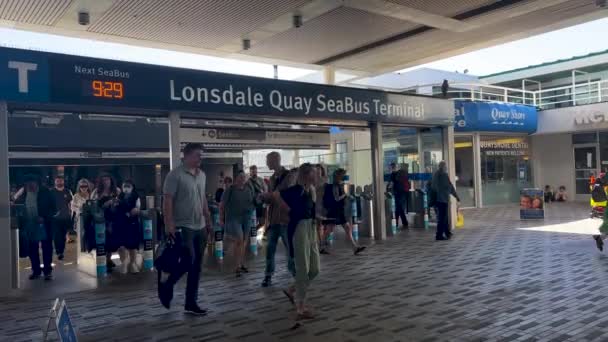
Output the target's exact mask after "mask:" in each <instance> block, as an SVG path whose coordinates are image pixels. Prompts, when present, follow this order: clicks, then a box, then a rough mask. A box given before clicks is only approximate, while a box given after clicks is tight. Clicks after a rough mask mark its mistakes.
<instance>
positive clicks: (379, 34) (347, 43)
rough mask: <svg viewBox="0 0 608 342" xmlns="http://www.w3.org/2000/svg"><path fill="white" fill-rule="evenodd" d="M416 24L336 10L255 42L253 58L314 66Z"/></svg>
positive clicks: (250, 52) (374, 15) (347, 10)
mask: <svg viewBox="0 0 608 342" xmlns="http://www.w3.org/2000/svg"><path fill="white" fill-rule="evenodd" d="M416 26H417V24H415V23H410V22H407V21H403V20H399V19H394V18H389V17H385V16H381V15H377V14H372V13H369V12H365V11H361V10H358V9H353V8H348V7H338V8H337V9H335V10H333V11H331V12H328V13H326V14H323V15H321V16H318V17H316V18H314V19H311V20H309V21H306V22H305V23H304V25H303V26H301V27H299V28H292V29H290V30H288V31H286V32H283V33H280V34H278V35H276V36H273V37H271V38H269V39H267V40H264V41H262V42H254V44H253V45H252V48H251V50H249V51H247V52H246V53H249V54H251V55H256V56H261V57H270V58H280V59H286V60H293V61H297V62H302V63H313V62H315V61H318V60H321V59H323V58H325V57H329V56H333V55H335V54H339V53H341V52H344V51H347V50H350V49H354V48H357V47H360V46H362V45H365V44H368V43H371V42H374V41H377V40H380V39H382V38H386V37H389V36H391V35H393V34H396V33H399V32H403V31H407V30H409V29H412V28H414V27H416Z"/></svg>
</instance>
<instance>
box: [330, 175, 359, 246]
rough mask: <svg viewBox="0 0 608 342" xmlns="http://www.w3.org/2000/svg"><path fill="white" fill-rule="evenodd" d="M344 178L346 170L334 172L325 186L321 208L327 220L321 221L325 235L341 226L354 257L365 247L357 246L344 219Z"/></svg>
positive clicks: (348, 224)
mask: <svg viewBox="0 0 608 342" xmlns="http://www.w3.org/2000/svg"><path fill="white" fill-rule="evenodd" d="M345 176H346V170H344V169H337V170H336V171H335V172H334V179H333V183H329V184H326V185H325V190H324V193H323V206H324V207H325V210H326V212H327V215H326V216H327V219H326V220H324V221H323V224H325V227H326V228H327V229H326V234H330V233H331V232H333V230H334V227H335V226H342V228H344V231H345V232H346V240H348V241H349V242H350V243H351V245H352V247H353V252H354V254H355V255H357V254H359V253H361V252H362V251H363V250H364V249H365V246H359V245H358V244H357V242H356V241H355V239H354V238H353V226H352V224H351V223H350V222H349V221H348V220H347V219H346V213H345V205H346V196H347V195H346V193H345V192H344V177H345ZM321 253H322V254H328V251H327V249H325V248H324V249H323V250H322V251H321Z"/></svg>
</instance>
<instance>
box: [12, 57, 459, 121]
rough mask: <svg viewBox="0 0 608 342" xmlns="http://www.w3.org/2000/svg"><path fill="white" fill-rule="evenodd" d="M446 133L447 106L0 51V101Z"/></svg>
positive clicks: (390, 95) (137, 65) (244, 78)
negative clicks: (428, 128)
mask: <svg viewBox="0 0 608 342" xmlns="http://www.w3.org/2000/svg"><path fill="white" fill-rule="evenodd" d="M1 99H4V100H8V101H13V102H28V103H37V102H38V103H53V104H60V105H62V104H63V105H87V106H99V107H105V108H107V107H125V108H126V107H128V108H132V109H142V110H155V111H159V110H160V111H171V110H179V111H188V112H191V113H201V116H204V113H216V114H217V113H226V114H238V115H265V116H279V117H287V118H296V119H297V118H308V117H310V118H323V119H340V120H357V121H382V122H395V123H411V124H425V125H442V126H447V125H450V124H452V123H453V117H454V104H453V102H452V101H450V100H443V99H436V98H430V97H422V96H410V95H403V94H396V93H387V92H382V91H376V90H365V89H355V88H346V87H338V86H326V85H318V84H309V83H301V82H291V81H281V80H275V79H266V78H256V77H249V76H241V75H232V74H223V73H216V72H208V71H199V70H189V69H180V68H173V67H164V66H157V65H150V64H140V63H130V62H122V61H112V60H104V59H96V58H87V57H79V56H68V55H61V54H53V53H46V52H39V51H25V50H19V49H10V48H0V100H1Z"/></svg>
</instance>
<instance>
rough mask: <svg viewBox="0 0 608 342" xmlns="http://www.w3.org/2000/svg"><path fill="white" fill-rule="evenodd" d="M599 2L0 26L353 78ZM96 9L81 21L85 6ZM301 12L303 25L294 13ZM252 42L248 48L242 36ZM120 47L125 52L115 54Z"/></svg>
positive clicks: (553, 22)
mask: <svg viewBox="0 0 608 342" xmlns="http://www.w3.org/2000/svg"><path fill="white" fill-rule="evenodd" d="M595 3H596V1H592V0H503V1H492V0H390V1H385V0H256V1H228V0H226V1H224V0H222V1H206V0H205V1H201V0H179V1H164V0H129V1H122V0H95V1H92V0H39V1H21V0H0V26H5V27H12V28H18V29H24V30H30V31H38V32H45V33H53V34H59V35H66V36H72V37H81V38H92V39H97V40H103V41H111V42H120V43H127V44H131V45H140V46H148V47H157V48H164V49H168V50H176V51H188V52H195V53H201V54H208V55H215V56H223V57H232V58H237V59H243V60H256V61H265V62H272V63H278V64H287V65H300V66H306V67H311V66H327V65H329V66H333V67H335V68H336V69H342V70H345V71H350V72H353V73H355V74H360V75H369V74H380V73H384V72H387V71H394V70H398V69H401V68H405V67H409V66H415V65H419V64H422V63H426V62H431V61H433V60H437V59H441V58H446V57H449V56H453V55H457V54H461V53H465V52H468V51H473V50H476V49H480V48H483V47H487V46H491V45H495V44H499V43H504V42H507V41H511V40H515V39H519V38H524V37H527V36H530V35H534V34H539V33H542V32H547V31H551V30H555V29H559V28H563V27H567V26H571V25H574V24H578V23H582V22H586V21H590V20H594V19H598V18H602V17H605V16H606V15H608V11H605V10H602V9H600V8H598V6H597V5H596V4H595ZM81 11H85V12H87V13H89V14H90V22H89V24H88V25H79V23H78V12H81ZM294 15H297V16H301V18H302V25H301V27H295V26H294V19H293V16H294ZM244 38H246V39H249V40H250V41H251V48H250V49H248V50H244V49H243V44H242V40H243V39H244ZM117 53H119V52H117Z"/></svg>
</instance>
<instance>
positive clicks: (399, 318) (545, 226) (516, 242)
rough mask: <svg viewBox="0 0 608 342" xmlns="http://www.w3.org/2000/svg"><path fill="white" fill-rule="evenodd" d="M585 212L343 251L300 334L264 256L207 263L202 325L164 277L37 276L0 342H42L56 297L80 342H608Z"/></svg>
mask: <svg viewBox="0 0 608 342" xmlns="http://www.w3.org/2000/svg"><path fill="white" fill-rule="evenodd" d="M587 217H588V206H586V205H584V204H561V203H560V204H557V203H556V204H552V205H551V206H550V207H549V208H548V209H547V218H546V219H545V220H544V221H526V222H523V221H520V220H519V217H518V210H517V208H515V207H507V208H505V207H502V208H490V209H482V210H469V211H465V220H466V222H465V223H466V224H465V228H463V229H459V230H457V231H456V232H455V235H454V238H453V240H451V241H447V242H435V241H434V234H433V232H432V231H424V230H419V229H412V230H410V231H405V232H402V233H400V234H399V235H398V236H396V237H393V238H390V239H389V240H387V241H384V242H379V243H373V244H372V245H371V246H370V248H369V249H368V251H366V252H365V253H364V255H361V256H359V257H354V256H352V253H351V251H350V250H349V249H348V248H347V247H346V246H345V245H344V244H343V243H340V244H338V245H337V246H336V250H335V253H334V254H333V255H331V256H322V265H321V274H320V276H319V277H318V279H316V280H315V281H314V282H313V284H312V288H311V292H310V304H311V305H312V306H313V307H314V308H315V310H316V312H317V316H318V317H317V318H316V319H315V320H312V321H309V322H306V323H305V324H304V325H303V326H302V327H300V328H298V329H295V330H292V329H291V328H292V327H293V325H294V316H295V315H294V311H293V308H292V306H291V305H290V304H289V302H287V300H286V299H285V297H284V296H283V294H282V293H281V287H283V286H286V285H287V284H288V282H289V280H290V277H289V276H288V274H287V272H286V270H285V266H284V262H285V259H284V253H283V252H281V254H280V255H279V260H278V269H279V272H278V274H277V275H276V279H275V282H276V284H275V287H274V288H271V289H261V288H260V287H259V284H260V282H261V281H262V278H263V262H264V261H263V258H262V256H261V255H260V256H258V258H256V259H255V260H253V261H252V264H251V266H252V267H251V271H252V272H251V273H249V274H247V275H245V276H244V277H242V278H240V279H235V278H234V276H233V275H232V273H231V272H230V273H229V272H223V273H222V272H219V271H218V270H217V269H216V268H213V267H211V268H207V269H206V270H205V272H204V275H203V280H202V282H201V304H202V306H204V307H207V308H209V309H210V314H209V316H207V317H203V318H192V317H188V316H185V315H183V313H182V312H181V305H182V303H183V293H184V292H183V286H182V285H178V286H177V288H176V289H177V291H176V298H175V300H174V307H173V308H172V309H171V310H169V311H167V310H165V309H164V308H162V307H161V306H160V304H159V303H158V300H157V298H156V288H155V276H154V274H140V275H114V276H112V277H111V278H109V279H107V280H106V281H104V282H103V283H102V284H100V286H99V287H98V288H97V289H94V290H79V286H81V285H78V284H79V282H80V281H81V280H79V279H78V278H79V277H78V276H75V280H74V281H75V282H76V283H74V284H73V286H72V288H67V289H66V288H65V284H66V283H68V282H69V281H71V280H67V278H63V277H64V275H63V274H62V273H59V272H58V273H57V274H56V278H57V279H56V280H55V282H57V283H61V284H64V285H62V286H61V289H60V290H57V285H56V284H55V283H44V282H43V281H39V282H38V283H36V285H35V290H27V291H19V292H18V293H16V294H13V295H11V296H9V297H5V298H2V299H0V341H13V342H17V341H33V340H36V341H39V340H40V337H41V327H42V325H43V323H44V321H45V317H46V316H47V314H48V310H49V308H50V306H51V303H52V300H53V298H54V297H55V296H57V294H58V293H67V294H65V295H64V296H62V298H65V299H66V301H67V303H68V306H69V308H70V311H71V314H72V320H73V322H74V323H75V325H76V327H77V329H78V334H79V340H80V341H236V340H239V341H241V340H242V341H375V342H380V341H608V317H605V316H603V314H604V313H606V312H608V294H607V291H606V290H607V289H608V286H606V284H608V257H606V256H605V255H604V254H602V253H600V252H598V251H597V249H596V248H595V244H594V242H593V240H592V239H591V237H590V234H592V233H594V232H595V230H596V229H597V226H599V223H600V221H598V220H588V219H587ZM68 273H69V272H67V271H66V274H68ZM66 277H67V275H66ZM33 288H34V287H33ZM73 291H76V292H73ZM68 292H71V293H68ZM53 337H54V336H53Z"/></svg>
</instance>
